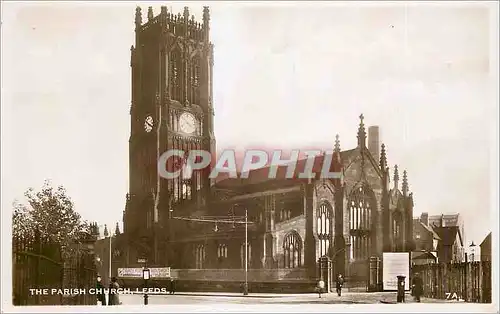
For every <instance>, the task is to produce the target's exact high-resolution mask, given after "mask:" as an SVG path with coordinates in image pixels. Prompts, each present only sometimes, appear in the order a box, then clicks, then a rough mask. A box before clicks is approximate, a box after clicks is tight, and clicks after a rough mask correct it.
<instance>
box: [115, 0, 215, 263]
mask: <svg viewBox="0 0 500 314" xmlns="http://www.w3.org/2000/svg"><path fill="white" fill-rule="evenodd" d="M209 33H210V14H209V9H208V7H204V9H203V19H202V21H201V23H200V22H197V21H196V20H195V18H194V16H190V15H189V10H188V8H187V7H186V8H184V12H183V14H182V15H181V14H180V13H179V14H177V15H175V14H174V13H172V12H168V10H167V7H166V6H162V7H161V12H160V14H158V15H157V16H154V14H153V9H152V7H149V8H148V12H147V21H146V22H143V19H142V12H141V8H140V7H137V9H136V13H135V45H134V46H132V47H131V62H130V66H131V68H132V103H131V107H130V122H131V134H130V139H129V193H128V194H127V201H126V208H125V211H124V216H123V220H124V233H125V235H126V236H127V240H126V241H127V243H128V244H129V245H130V247H131V249H129V250H128V253H127V254H129V255H130V254H132V255H138V256H139V255H141V256H147V257H148V260H149V261H150V262H151V263H154V264H165V263H166V260H164V259H165V258H166V257H165V254H163V253H162V254H158V253H155V254H153V253H152V252H159V251H162V247H166V246H167V242H168V225H169V216H170V215H169V213H170V212H171V211H173V208H174V207H176V206H180V205H181V204H182V206H188V205H190V204H192V205H199V204H202V203H203V202H204V201H205V199H206V197H207V195H208V193H209V188H210V182H209V179H208V175H207V174H205V173H202V172H201V171H200V172H195V173H194V174H193V176H191V177H190V178H187V176H186V177H185V178H184V177H182V176H181V177H179V178H177V179H172V180H164V179H161V180H160V177H159V176H158V165H157V163H158V159H159V156H160V155H161V154H163V153H164V152H166V151H167V150H169V149H179V150H183V151H185V152H186V153H187V152H188V151H189V150H197V149H202V150H206V151H210V152H215V137H214V128H213V116H214V110H213V105H212V88H213V87H212V75H213V73H212V67H213V46H212V44H211V43H210V38H209ZM171 159H172V158H171ZM171 159H170V160H171ZM170 160H169V162H170ZM181 162H182V161H181V160H178V161H177V162H176V161H175V160H173V161H172V162H170V163H169V164H167V165H166V167H167V169H169V170H170V171H173V170H177V169H179V168H180V163H181ZM205 171H207V172H208V171H210V169H209V168H207V169H205ZM132 255H130V256H129V257H128V258H127V259H128V260H129V261H134V260H135V257H134V256H132ZM154 255H156V256H154ZM158 255H161V257H159V256H158Z"/></svg>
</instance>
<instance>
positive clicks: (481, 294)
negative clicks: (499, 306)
mask: <svg viewBox="0 0 500 314" xmlns="http://www.w3.org/2000/svg"><path fill="white" fill-rule="evenodd" d="M415 272H418V273H419V274H420V277H421V278H422V281H423V288H424V296H425V297H428V298H434V299H447V298H450V297H454V296H455V295H456V296H457V297H459V298H461V299H463V300H465V301H466V302H475V303H491V262H490V261H486V262H468V263H447V264H427V265H414V266H413V268H412V273H415Z"/></svg>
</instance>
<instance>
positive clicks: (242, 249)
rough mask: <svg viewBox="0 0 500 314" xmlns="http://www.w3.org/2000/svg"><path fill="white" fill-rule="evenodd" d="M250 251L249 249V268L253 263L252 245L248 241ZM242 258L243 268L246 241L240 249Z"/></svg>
mask: <svg viewBox="0 0 500 314" xmlns="http://www.w3.org/2000/svg"><path fill="white" fill-rule="evenodd" d="M247 249H248V251H247V258H248V259H247V260H248V266H247V267H248V268H250V267H251V265H252V258H251V256H252V245H251V244H250V243H248V247H247ZM240 258H241V268H242V269H244V268H245V242H243V243H242V244H241V249H240Z"/></svg>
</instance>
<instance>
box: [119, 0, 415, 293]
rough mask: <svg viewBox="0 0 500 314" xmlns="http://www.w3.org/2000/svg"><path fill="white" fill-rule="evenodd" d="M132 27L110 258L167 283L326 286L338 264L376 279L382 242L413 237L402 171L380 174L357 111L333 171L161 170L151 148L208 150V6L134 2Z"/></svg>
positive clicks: (375, 147) (363, 280)
mask: <svg viewBox="0 0 500 314" xmlns="http://www.w3.org/2000/svg"><path fill="white" fill-rule="evenodd" d="M135 34H136V36H135V45H134V46H132V47H131V68H132V97H131V98H132V102H131V108H130V115H131V134H130V140H129V165H130V166H129V167H130V170H129V193H128V194H127V197H126V206H125V211H124V215H123V220H124V232H123V234H121V235H120V236H119V237H117V240H116V247H118V248H119V252H120V253H119V257H117V259H118V261H115V263H114V265H115V266H116V267H141V266H143V265H142V264H139V263H138V261H139V260H140V259H147V263H148V266H150V267H153V266H156V267H170V268H171V269H172V276H173V277H175V278H176V280H177V281H178V284H177V287H178V289H183V288H182V287H184V288H185V289H191V288H192V287H194V286H196V287H197V289H203V288H200V287H205V288H206V289H216V288H215V287H218V288H217V289H226V290H230V289H233V288H235V287H238V285H239V284H242V283H243V282H244V281H245V280H247V281H248V285H249V288H250V291H252V290H255V291H257V290H258V291H264V290H266V289H268V290H272V289H274V288H275V287H279V288H278V289H281V290H280V291H284V289H285V290H286V289H289V290H307V289H310V288H312V287H314V285H315V283H316V282H317V281H318V280H319V279H323V280H324V281H325V282H326V284H327V287H329V288H331V287H332V285H331V283H332V282H333V280H334V278H335V277H336V275H337V274H339V273H341V274H343V275H344V276H345V277H346V282H347V284H348V285H349V286H350V287H355V286H358V287H360V288H362V289H365V288H367V289H371V290H378V289H380V286H381V282H382V269H381V262H382V261H381V259H382V252H410V251H411V250H412V248H413V246H414V243H413V230H412V226H413V219H412V217H413V195H412V193H411V192H410V190H409V185H408V178H407V173H406V171H403V173H402V178H401V180H400V177H399V172H398V168H397V166H394V167H393V171H392V179H393V180H392V183H390V181H391V180H390V178H389V177H390V173H389V168H390V167H389V165H388V157H387V154H388V151H386V147H385V146H384V144H381V145H380V143H379V128H378V126H372V127H369V128H368V130H367V129H366V128H365V124H364V123H365V122H364V117H363V115H361V116H360V123H359V125H358V126H355V127H354V128H353V135H352V136H357V146H356V147H354V148H352V149H347V150H342V149H341V145H340V140H339V136H338V135H337V136H336V141H335V143H332V148H333V149H334V153H333V156H332V157H333V162H332V165H331V169H333V171H337V172H340V173H341V174H342V175H341V178H337V179H324V178H320V177H319V175H318V176H317V177H316V178H312V179H298V178H297V177H296V176H295V177H294V178H291V179H287V178H285V175H284V174H285V172H286V168H285V167H280V168H279V170H278V176H277V178H275V179H269V178H268V175H267V174H268V171H269V168H262V169H258V170H253V171H251V172H250V175H249V177H248V178H247V179H244V178H237V179H236V178H227V179H224V180H218V181H217V182H216V181H215V180H211V179H209V176H208V174H209V172H210V170H211V168H210V167H209V168H207V169H204V170H203V171H195V172H194V175H193V176H189V177H183V176H181V177H179V178H176V179H163V178H160V177H159V175H158V167H157V163H158V158H159V156H160V155H161V154H162V153H163V152H165V151H167V150H169V149H180V150H184V151H189V150H193V149H200V150H206V151H210V152H211V153H212V154H213V155H215V152H216V150H215V148H216V146H215V135H214V119H213V117H214V105H213V101H212V100H213V80H212V78H213V64H214V57H213V56H214V54H213V50H214V47H213V45H212V44H211V42H210V36H209V35H210V15H209V9H208V7H204V9H203V17H202V21H201V22H197V21H196V20H195V18H194V17H193V16H190V15H189V10H188V8H185V9H184V12H183V14H182V15H181V14H180V13H179V14H177V15H175V14H174V13H173V12H168V10H167V7H165V6H163V7H162V8H161V12H160V13H159V15H157V16H154V14H153V10H152V8H151V7H150V8H149V9H148V12H147V21H146V22H143V21H142V12H141V9H140V8H137V9H136V16H135ZM356 128H357V134H354V133H355V132H354V131H355V130H356ZM367 131H368V132H367ZM367 133H368V134H367ZM304 144H307V143H304ZM326 157H327V156H325V155H322V156H318V157H316V159H315V165H320V166H319V168H318V167H315V168H314V169H320V167H321V165H322V160H323V159H324V158H326ZM175 166H176V164H175V163H173V162H170V163H169V164H168V167H175ZM301 167H304V161H303V160H301V161H299V164H298V166H297V171H300V170H301V169H300V168H301ZM245 216H246V217H245ZM245 222H248V223H245ZM115 266H113V267H115ZM245 269H246V270H245ZM114 272H115V271H114ZM210 284H212V286H209V285H210Z"/></svg>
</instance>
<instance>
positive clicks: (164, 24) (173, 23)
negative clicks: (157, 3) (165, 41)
mask: <svg viewBox="0 0 500 314" xmlns="http://www.w3.org/2000/svg"><path fill="white" fill-rule="evenodd" d="M209 22H210V12H209V8H208V7H206V6H205V7H203V18H202V21H201V22H198V21H197V20H196V19H195V16H194V15H191V16H190V15H189V8H188V7H184V12H183V14H181V13H180V12H179V13H177V14H175V13H173V12H169V11H168V9H167V7H166V6H162V7H161V11H160V13H159V14H158V15H156V16H154V13H153V8H152V7H148V11H147V20H146V21H145V22H143V19H142V9H141V7H137V8H136V11H135V26H136V33H143V32H146V31H147V30H149V29H152V28H158V27H160V28H161V29H162V30H163V31H165V32H168V33H170V34H173V35H174V36H179V37H183V38H186V39H191V40H194V41H197V42H200V41H209V27H210V25H209Z"/></svg>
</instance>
